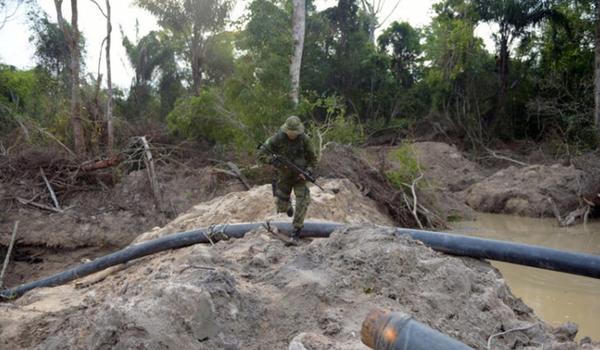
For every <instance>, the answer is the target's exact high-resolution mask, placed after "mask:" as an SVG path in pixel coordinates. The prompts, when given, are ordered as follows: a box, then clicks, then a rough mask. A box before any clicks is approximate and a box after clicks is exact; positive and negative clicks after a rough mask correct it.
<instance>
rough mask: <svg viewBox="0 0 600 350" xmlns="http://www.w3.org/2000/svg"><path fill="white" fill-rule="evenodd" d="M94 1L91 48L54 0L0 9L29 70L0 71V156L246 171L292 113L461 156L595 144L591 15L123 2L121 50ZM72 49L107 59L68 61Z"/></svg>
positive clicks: (595, 55)
mask: <svg viewBox="0 0 600 350" xmlns="http://www.w3.org/2000/svg"><path fill="white" fill-rule="evenodd" d="M80 2H81V1H80ZM95 3H96V5H97V7H98V16H102V17H104V18H106V20H107V26H106V28H105V29H103V30H106V33H107V35H106V40H105V41H104V42H103V45H102V48H101V49H100V48H97V47H89V46H88V45H87V44H86V40H85V37H84V36H83V35H82V33H81V32H80V30H79V27H78V21H81V20H84V19H81V18H78V17H77V5H78V1H77V0H71V1H69V2H68V3H65V4H64V5H65V6H67V5H70V8H71V12H70V14H71V17H70V18H64V17H63V15H62V7H63V1H62V0H54V4H55V9H56V13H52V14H49V13H45V12H44V11H42V10H41V9H40V7H39V6H38V4H36V2H35V1H27V0H25V1H23V0H2V1H0V30H2V26H3V24H5V22H4V19H9V17H10V15H11V11H13V10H14V8H15V7H16V6H21V8H23V7H25V8H27V9H28V11H29V21H28V23H29V24H30V26H31V29H32V33H33V35H32V36H31V38H30V41H31V43H32V44H33V45H34V46H35V57H34V58H35V61H36V63H37V66H36V67H35V68H33V69H19V68H17V67H14V66H10V65H6V64H1V62H0V141H1V142H0V153H2V154H6V153H7V152H8V151H9V150H10V147H12V145H14V144H16V143H18V142H22V141H26V142H27V143H28V144H32V145H36V146H41V147H46V146H47V145H50V144H52V145H55V144H57V143H58V144H60V145H61V147H62V148H64V149H68V150H69V152H72V153H73V154H77V155H78V156H80V157H82V156H85V157H87V158H89V157H91V156H93V157H101V156H110V155H113V154H115V153H119V152H120V151H119V150H123V149H124V148H125V147H126V145H127V144H128V142H129V140H130V138H131V137H132V136H139V135H146V136H148V137H149V138H150V139H151V140H154V141H157V142H158V141H164V142H166V143H171V144H175V143H177V142H181V141H184V140H194V141H197V142H199V143H201V144H203V145H205V146H206V147H209V148H211V149H213V150H215V151H217V152H228V153H229V152H235V153H237V154H238V155H239V156H240V157H246V156H249V155H251V154H252V153H253V152H254V150H255V148H256V142H257V141H259V140H264V139H265V138H266V137H267V136H268V135H269V134H271V133H272V132H273V131H274V130H276V129H277V127H278V126H279V125H281V123H282V122H283V121H284V120H285V118H286V117H287V116H288V115H291V114H298V115H300V116H301V118H302V119H303V120H304V121H305V122H306V123H307V124H308V125H309V130H310V132H311V134H312V135H314V136H316V137H315V139H317V140H318V142H320V143H325V142H327V141H337V142H340V143H346V144H358V145H360V144H364V143H365V142H367V141H369V140H371V139H373V138H375V137H376V136H377V135H381V134H385V133H394V134H398V135H403V136H405V135H410V134H413V133H415V132H418V131H419V130H421V131H423V130H426V131H431V132H432V133H436V134H443V135H445V136H448V137H450V138H452V139H453V140H455V141H457V142H460V143H461V144H462V145H463V146H464V147H465V148H466V149H472V150H478V149H484V148H486V147H487V146H488V145H490V144H492V143H499V142H501V143H510V142H514V141H523V140H525V141H534V142H541V143H544V144H546V145H548V146H549V149H550V150H551V151H552V152H554V153H555V154H556V155H557V156H564V155H572V154H575V153H581V152H585V151H588V150H590V149H594V148H596V147H597V144H598V138H599V133H598V125H599V123H600V112H599V111H600V107H599V106H598V104H599V103H600V98H597V97H596V96H598V95H599V94H600V92H599V91H600V89H599V86H600V73H599V72H600V65H599V64H598V63H596V64H595V62H600V51H598V50H600V45H599V44H598V41H599V40H600V21H599V17H600V16H599V15H598V12H599V11H600V7H599V6H598V4H597V3H596V2H595V1H579V0H577V1H576V0H569V1H567V0H551V1H533V0H504V1H500V0H498V1H494V0H442V1H438V2H436V3H435V4H434V5H433V7H432V15H433V17H432V19H431V22H430V24H428V25H426V26H423V27H419V28H415V27H413V26H411V25H410V24H409V23H406V22H392V23H391V24H389V25H387V26H386V27H385V28H380V27H381V23H385V17H386V14H385V13H382V11H381V2H377V1H375V0H339V1H338V2H337V3H335V5H334V6H331V7H329V8H326V9H323V10H317V8H316V7H315V4H314V3H313V2H312V1H311V0H308V1H306V2H304V1H302V2H299V1H298V0H294V1H293V2H292V1H279V0H253V1H249V2H248V4H247V7H246V8H245V9H244V10H243V14H242V16H241V17H240V18H238V19H236V21H235V23H234V22H232V20H230V14H231V11H232V8H233V6H234V3H233V2H232V1H230V0H198V1H192V0H168V1H158V0H137V1H135V4H136V6H139V7H140V8H142V9H144V10H147V11H148V12H149V13H150V14H152V15H153V16H154V17H155V18H156V21H157V23H158V25H159V27H160V29H159V30H155V31H151V32H149V33H148V34H146V35H143V36H141V35H139V33H138V34H137V35H135V36H133V37H130V36H127V35H126V34H125V33H123V31H122V30H119V28H113V26H114V23H112V22H111V20H110V19H111V13H110V2H109V1H108V0H105V1H98V2H95ZM299 4H300V6H301V8H302V9H303V12H304V17H303V18H301V19H302V21H301V22H302V25H303V28H304V35H303V44H301V45H300V46H301V48H302V50H301V51H300V57H301V64H299V66H298V67H299V72H298V75H299V76H298V78H294V74H293V72H292V70H293V69H290V66H294V62H295V57H297V51H295V50H297V47H298V39H297V32H296V31H294V30H293V25H292V23H298V17H295V16H294V15H295V14H297V13H298V8H299V7H298V6H299ZM398 6H402V3H401V2H399V3H398ZM295 9H296V10H295ZM482 23H487V24H491V25H493V28H496V31H495V33H494V35H493V40H494V44H495V50H493V51H489V50H487V49H486V47H485V45H484V42H483V40H482V39H481V38H480V37H478V36H477V35H476V28H477V27H478V26H479V25H480V24H482ZM115 45H122V46H123V47H124V48H125V51H126V53H127V57H128V60H129V62H130V64H131V66H132V67H133V69H134V71H135V77H134V78H133V79H132V81H131V85H130V86H129V87H128V88H126V89H121V88H116V87H113V86H112V81H111V75H110V72H111V69H110V65H111V61H110V59H108V60H107V59H106V58H107V57H108V58H110V57H111V56H110V50H111V48H112V49H113V50H114V46H115ZM85 50H101V51H105V52H106V54H105V55H103V57H102V58H101V60H100V61H99V62H83V59H82V57H83V53H84V52H85ZM597 51H598V52H597ZM113 64H114V63H113ZM596 66H597V67H596ZM99 67H103V68H102V69H100V68H99ZM101 72H104V74H102V73H101ZM596 77H598V78H596ZM295 79H298V81H295ZM295 86H296V88H295ZM296 89H297V92H295V90H296ZM294 95H296V97H295V96H294ZM595 97H596V98H595Z"/></svg>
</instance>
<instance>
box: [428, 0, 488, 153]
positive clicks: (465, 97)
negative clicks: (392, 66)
mask: <svg viewBox="0 0 600 350" xmlns="http://www.w3.org/2000/svg"><path fill="white" fill-rule="evenodd" d="M434 10H435V16H434V18H433V19H432V22H431V25H430V26H429V27H428V28H426V30H425V36H426V42H425V45H424V46H423V51H424V59H425V61H426V62H427V67H426V68H425V71H424V82H425V83H426V85H427V88H428V89H429V94H430V95H431V114H433V115H436V116H440V117H442V118H440V120H439V121H438V122H441V123H444V124H446V125H449V126H450V128H451V129H452V130H453V131H455V132H458V133H459V135H460V136H466V138H467V139H468V141H470V142H471V145H473V146H479V145H480V144H481V143H482V142H483V141H484V139H485V138H486V137H487V136H489V135H486V132H487V131H488V130H487V129H486V128H484V126H483V123H482V122H483V120H484V118H485V117H486V116H487V115H489V113H492V112H493V108H492V103H491V101H490V100H491V98H492V97H493V96H494V92H495V90H496V86H495V85H496V84H494V82H493V75H492V72H493V60H492V58H491V57H490V55H489V54H488V53H487V52H486V50H485V49H484V47H483V41H482V40H481V39H480V38H478V37H476V36H475V27H476V26H477V16H476V14H475V13H473V11H472V7H471V6H470V4H469V3H468V2H466V1H465V0H445V1H442V2H440V3H438V4H435V5H434Z"/></svg>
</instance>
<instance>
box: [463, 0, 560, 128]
mask: <svg viewBox="0 0 600 350" xmlns="http://www.w3.org/2000/svg"><path fill="white" fill-rule="evenodd" d="M473 4H474V6H475V9H476V11H477V13H478V14H479V15H480V16H481V19H482V20H483V21H485V22H494V23H496V24H498V26H499V30H498V33H497V34H496V43H497V45H498V50H499V52H498V59H497V69H498V95H497V111H498V113H494V114H492V115H491V117H492V118H490V119H489V120H488V121H487V124H488V125H489V126H491V125H493V124H494V122H495V120H496V118H497V117H498V115H502V114H505V103H506V101H505V97H506V93H507V91H508V74H509V60H510V46H511V45H512V44H513V42H514V41H515V40H517V39H519V38H521V37H522V36H523V35H524V34H526V33H527V32H528V31H529V30H530V29H531V28H532V27H533V26H535V25H536V24H538V23H540V22H541V21H544V20H552V21H556V22H560V23H566V21H565V20H564V16H562V14H561V13H560V12H558V11H557V10H556V9H555V1H554V0H542V1H540V0H503V1H497V0H474V1H473Z"/></svg>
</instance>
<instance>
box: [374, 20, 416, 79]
mask: <svg viewBox="0 0 600 350" xmlns="http://www.w3.org/2000/svg"><path fill="white" fill-rule="evenodd" d="M419 41H420V35H419V32H418V31H417V30H416V29H414V28H413V27H411V25H410V24H408V23H406V22H402V23H398V22H393V23H392V24H391V25H390V26H389V27H388V28H387V29H386V30H384V31H383V33H382V34H381V35H380V36H379V38H377V43H378V45H379V50H380V52H382V53H389V54H391V56H392V62H391V63H392V71H393V73H394V76H395V77H396V80H397V81H398V82H399V83H400V84H401V86H402V87H404V88H409V87H411V86H412V85H413V83H414V82H415V81H416V79H417V71H418V69H419V62H418V60H417V58H418V57H419V55H420V54H421V44H420V42H419Z"/></svg>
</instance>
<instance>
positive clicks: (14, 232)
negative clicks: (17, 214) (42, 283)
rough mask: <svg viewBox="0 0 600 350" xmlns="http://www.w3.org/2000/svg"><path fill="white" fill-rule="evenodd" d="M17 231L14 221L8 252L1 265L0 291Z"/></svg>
mask: <svg viewBox="0 0 600 350" xmlns="http://www.w3.org/2000/svg"><path fill="white" fill-rule="evenodd" d="M18 229H19V221H18V220H17V221H15V226H14V227H13V232H12V236H11V238H10V244H9V245H8V251H7V252H6V257H5V258H4V265H2V272H1V273H0V289H2V288H4V273H5V272H6V268H7V267H8V262H9V261H10V254H11V253H12V250H13V247H14V246H15V239H16V238H17V230H18Z"/></svg>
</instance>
